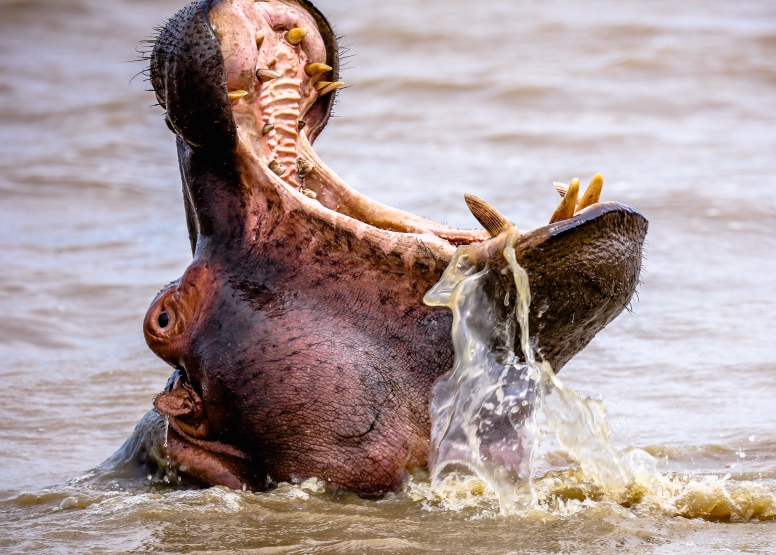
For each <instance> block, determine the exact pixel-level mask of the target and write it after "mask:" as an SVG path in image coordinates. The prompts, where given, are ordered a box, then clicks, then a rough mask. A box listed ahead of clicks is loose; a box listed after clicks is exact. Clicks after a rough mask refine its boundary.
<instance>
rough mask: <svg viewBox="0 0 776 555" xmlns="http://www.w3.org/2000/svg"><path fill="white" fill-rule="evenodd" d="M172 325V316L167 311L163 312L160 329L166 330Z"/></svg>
mask: <svg viewBox="0 0 776 555" xmlns="http://www.w3.org/2000/svg"><path fill="white" fill-rule="evenodd" d="M169 323H170V316H169V315H168V314H167V311H165V310H163V311H162V313H161V314H159V327H160V328H162V329H164V328H166V327H167V325H168V324H169Z"/></svg>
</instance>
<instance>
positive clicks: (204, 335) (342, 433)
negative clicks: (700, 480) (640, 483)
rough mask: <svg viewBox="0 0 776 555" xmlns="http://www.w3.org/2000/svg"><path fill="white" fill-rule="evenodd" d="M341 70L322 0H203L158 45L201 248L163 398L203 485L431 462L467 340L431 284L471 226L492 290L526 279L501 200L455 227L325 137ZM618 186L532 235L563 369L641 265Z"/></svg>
mask: <svg viewBox="0 0 776 555" xmlns="http://www.w3.org/2000/svg"><path fill="white" fill-rule="evenodd" d="M338 69H339V59H338V51H337V46H336V37H335V36H334V34H333V31H332V30H331V26H330V25H329V24H328V22H326V20H325V18H324V17H323V16H322V15H321V14H320V13H319V12H318V11H317V10H315V9H314V8H312V6H311V5H310V4H309V3H308V2H306V1H304V0H298V1H294V0H288V1H283V2H281V1H280V0H268V1H261V2H253V1H249V0H231V1H223V0H221V1H214V2H208V1H205V0H201V1H199V2H195V3H193V4H190V5H189V6H187V7H185V8H184V9H183V10H181V11H180V12H179V13H178V14H177V15H176V16H174V17H173V18H171V20H170V21H169V22H168V23H167V24H166V25H165V27H164V28H163V29H162V31H161V32H160V35H159V37H158V39H157V41H156V43H155V45H154V50H153V53H152V55H151V64H150V76H151V83H152V85H153V87H154V90H155V92H156V95H157V97H158V98H159V100H160V104H162V105H163V107H164V108H165V109H166V110H167V114H166V115H167V118H168V120H169V126H170V128H171V129H172V130H173V132H174V133H175V135H176V143H177V148H178V158H179V163H180V171H181V178H182V182H183V200H184V206H185V209H186V219H187V226H188V230H189V236H190V240H191V245H192V252H193V254H194V260H193V262H192V263H191V265H190V266H189V267H188V268H187V270H186V271H185V272H184V274H183V276H182V277H181V278H180V279H179V280H177V281H175V282H173V283H171V284H170V285H169V286H168V287H167V288H165V289H164V290H163V291H162V292H161V293H160V294H159V295H158V296H157V298H156V299H155V300H154V302H153V303H152V305H151V307H150V308H149V311H148V313H147V315H146V319H145V321H144V333H145V337H146V341H147V343H148V345H149V347H150V348H151V349H152V350H153V351H154V352H155V353H156V354H157V355H158V356H159V357H160V358H162V359H163V360H165V361H166V362H167V363H168V364H170V365H171V366H172V367H173V368H175V370H174V372H173V376H172V377H171V379H170V380H169V381H168V384H167V387H166V388H165V391H164V392H162V393H161V394H160V395H159V396H157V398H156V399H155V401H154V405H155V407H156V409H157V410H158V411H159V413H160V414H163V415H165V416H167V417H168V418H169V422H170V426H171V428H172V429H173V431H174V432H175V434H176V438H177V439H176V441H177V443H175V445H176V447H175V448H174V449H172V448H171V450H170V451H168V452H167V458H168V459H171V460H175V459H176V458H180V459H181V460H185V461H187V462H186V464H185V466H186V467H188V468H191V465H192V464H194V465H196V466H197V469H198V473H196V472H195V473H194V474H195V475H196V476H197V480H198V481H199V482H200V483H203V484H205V485H214V484H222V485H228V486H229V487H234V485H235V484H242V485H245V484H246V483H247V484H249V487H251V488H252V489H256V488H259V489H260V488H263V487H266V486H267V484H271V483H274V482H277V481H296V480H298V479H305V478H307V477H312V476H316V477H318V478H321V479H325V480H326V481H327V483H329V484H331V486H332V487H334V488H340V489H347V490H352V491H356V492H358V493H361V494H365V495H372V494H376V493H377V494H379V493H382V492H385V491H389V490H393V489H395V488H397V487H398V486H399V484H400V483H401V481H402V479H403V478H402V477H403V476H404V475H405V473H404V469H405V468H406V467H407V466H409V465H422V464H424V463H425V458H426V455H427V453H428V437H429V431H430V424H429V421H428V418H429V416H428V400H429V394H430V390H431V386H432V384H433V383H434V381H435V380H436V379H437V378H438V377H439V376H440V375H442V374H443V373H444V372H446V371H447V370H448V369H449V368H450V366H451V364H452V357H453V349H452V344H451V340H450V325H451V316H450V314H449V312H447V311H445V310H442V309H438V308H433V307H428V306H425V305H424V304H423V302H422V299H423V296H424V294H425V293H426V292H427V291H428V290H429V289H430V288H431V287H432V286H433V285H434V284H435V283H436V282H437V281H438V279H439V278H440V276H441V274H442V272H443V271H444V269H445V267H446V266H447V265H448V263H449V262H450V260H451V259H452V257H453V255H454V253H455V250H456V247H457V246H459V245H473V246H474V247H475V250H474V251H473V254H472V256H471V260H472V261H473V262H474V263H475V264H477V265H479V266H482V267H485V266H487V267H488V268H489V269H490V270H491V272H489V278H488V280H487V282H486V284H485V287H486V288H487V292H488V294H490V295H493V296H494V298H504V297H505V296H506V295H508V294H511V292H512V291H513V290H514V283H513V282H512V281H511V278H510V276H509V275H507V273H503V272H502V270H504V269H505V266H506V261H505V259H504V256H503V254H502V253H503V251H504V248H505V246H506V244H507V241H512V240H513V239H514V233H512V232H513V231H514V226H513V224H511V222H509V221H508V220H507V219H506V218H505V217H504V216H503V215H501V214H499V213H498V211H497V210H496V209H495V208H493V207H492V206H490V205H489V204H488V203H486V202H484V201H482V200H481V199H477V198H476V197H471V196H467V198H466V202H467V204H468V205H469V207H470V209H471V210H472V213H473V214H474V215H475V217H476V218H477V219H478V221H480V223H482V224H483V227H484V228H485V229H484V230H459V229H455V228H452V227H450V226H446V225H443V224H439V223H436V222H432V221H430V220H427V219H424V218H421V217H418V216H416V215H413V214H410V213H408V212H404V211H402V210H398V209H395V208H392V207H390V206H386V205H383V204H381V203H378V202H375V201H373V200H371V199H369V198H367V197H366V196H364V195H361V194H360V193H358V192H356V191H355V190H353V189H352V188H350V187H349V186H348V185H347V184H346V183H345V182H344V181H343V180H342V179H340V178H339V177H338V176H337V174H336V173H335V172H334V171H332V170H331V169H330V168H328V166H326V164H325V163H324V162H323V161H322V160H321V159H320V158H319V157H318V156H317V154H316V153H315V151H314V150H313V148H312V143H313V142H314V140H315V138H316V137H317V136H318V134H319V133H320V131H321V130H322V129H323V127H324V126H325V125H326V122H327V120H328V117H329V112H330V109H331V106H332V105H333V103H334V102H335V95H336V94H338V91H339V90H341V89H340V88H338V87H339V81H337V79H338V78H339V74H338ZM595 179H596V178H594V182H595ZM601 184H602V182H600V183H599V184H598V189H597V190H598V193H597V194H594V195H592V196H591V194H590V191H594V190H595V188H594V187H593V183H592V182H591V186H590V187H589V188H588V191H586V193H585V194H584V195H583V196H582V197H581V198H579V197H578V192H577V187H578V184H577V183H576V182H572V184H571V185H570V186H568V187H567V189H566V190H565V191H566V192H565V193H562V194H564V195H565V196H564V199H563V200H562V201H561V204H560V206H559V208H558V210H556V213H555V214H554V215H553V216H552V221H553V223H551V224H549V225H546V226H543V227H540V228H537V229H534V230H531V231H525V232H521V233H520V235H519V237H518V238H517V240H516V242H515V243H514V248H515V254H516V258H517V260H518V262H519V263H520V264H521V266H523V268H524V269H525V270H526V272H527V274H528V277H529V282H530V285H531V293H532V298H533V299H534V306H535V308H536V310H532V311H531V314H530V317H529V325H530V329H531V333H532V341H533V342H534V343H535V347H536V349H537V351H538V353H539V355H540V356H541V357H543V358H544V359H545V360H547V361H548V362H550V364H551V365H552V366H553V368H554V369H555V370H556V371H557V370H560V369H561V368H562V367H563V365H564V364H565V363H566V362H567V361H568V360H569V359H570V358H571V357H572V356H574V355H575V354H576V353H578V352H579V351H580V350H581V349H583V348H584V347H585V346H586V345H587V344H588V343H589V342H590V341H591V340H592V338H593V337H594V336H595V335H596V334H597V333H598V332H599V331H601V330H602V329H603V328H604V327H605V326H606V325H607V324H608V323H609V322H611V321H612V320H613V319H614V318H615V317H616V316H617V315H618V314H619V313H620V312H621V311H622V310H623V309H624V308H625V307H626V306H627V304H628V303H629V302H630V299H631V297H632V295H633V293H634V291H635V288H636V285H637V283H638V280H639V273H640V270H641V253H642V246H643V243H644V239H645V236H646V233H647V227H648V224H647V221H646V219H645V218H644V217H643V216H642V215H641V214H639V213H638V212H637V211H635V210H634V209H632V208H629V207H626V206H623V205H621V204H618V203H616V202H598V200H599V194H600V185H601ZM548 194H549V193H548ZM586 199H587V200H586ZM511 244H512V243H510V245H511ZM506 310H507V309H506V307H504V311H505V314H504V317H506ZM515 351H516V352H517V354H518V355H519V354H520V352H519V345H516V346H515ZM186 445H190V446H192V451H186ZM194 447H196V449H193V448H194ZM194 451H196V453H197V455H196V456H192V455H191V453H192V452H194ZM226 459H230V460H231V459H235V460H238V459H239V461H242V462H241V463H240V464H232V462H228V461H227V462H224V461H226ZM192 461H193V462H192ZM230 469H231V470H230ZM243 475H246V476H247V475H250V476H248V477H247V478H245V477H244V476H243ZM270 476H271V478H270Z"/></svg>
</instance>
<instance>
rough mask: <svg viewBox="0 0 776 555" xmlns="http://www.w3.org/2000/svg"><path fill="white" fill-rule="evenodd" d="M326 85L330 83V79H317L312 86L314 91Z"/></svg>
mask: <svg viewBox="0 0 776 555" xmlns="http://www.w3.org/2000/svg"><path fill="white" fill-rule="evenodd" d="M327 85H331V81H318V82H317V83H316V84H315V85H313V87H315V90H316V91H319V90H321V89H322V88H323V87H326V86H327Z"/></svg>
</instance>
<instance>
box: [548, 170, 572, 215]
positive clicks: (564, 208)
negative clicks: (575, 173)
mask: <svg viewBox="0 0 776 555" xmlns="http://www.w3.org/2000/svg"><path fill="white" fill-rule="evenodd" d="M578 194H579V179H577V178H576V177H575V178H574V179H573V180H572V181H571V184H570V185H569V188H568V191H566V195H565V196H564V197H563V200H562V201H560V204H559V205H558V208H556V209H555V212H554V213H553V215H552V218H550V223H551V224H554V223H555V222H561V221H563V220H568V219H569V218H571V217H572V216H573V215H574V208H576V204H577V196H578Z"/></svg>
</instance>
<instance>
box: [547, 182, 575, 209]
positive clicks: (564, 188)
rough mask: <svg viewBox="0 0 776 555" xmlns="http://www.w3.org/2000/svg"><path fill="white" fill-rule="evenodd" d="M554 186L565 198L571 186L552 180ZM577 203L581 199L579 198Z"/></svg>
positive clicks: (561, 196)
mask: <svg viewBox="0 0 776 555" xmlns="http://www.w3.org/2000/svg"><path fill="white" fill-rule="evenodd" d="M552 185H553V187H555V190H556V191H558V194H559V195H560V198H563V197H565V196H566V193H567V192H568V190H569V186H568V185H566V184H565V183H558V182H557V181H553V182H552ZM577 204H579V199H577Z"/></svg>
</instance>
